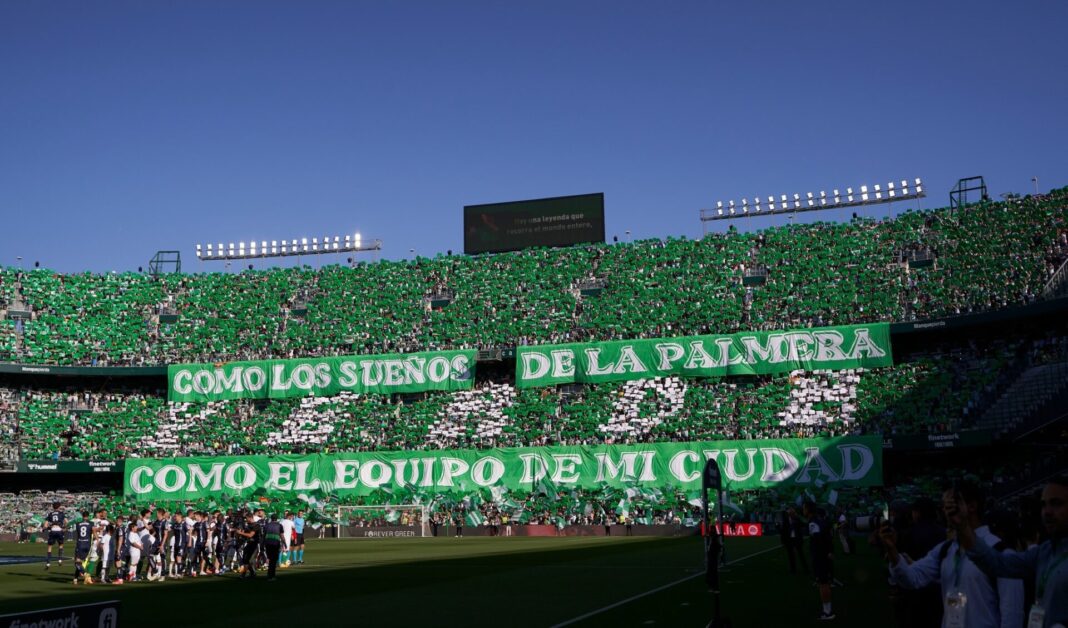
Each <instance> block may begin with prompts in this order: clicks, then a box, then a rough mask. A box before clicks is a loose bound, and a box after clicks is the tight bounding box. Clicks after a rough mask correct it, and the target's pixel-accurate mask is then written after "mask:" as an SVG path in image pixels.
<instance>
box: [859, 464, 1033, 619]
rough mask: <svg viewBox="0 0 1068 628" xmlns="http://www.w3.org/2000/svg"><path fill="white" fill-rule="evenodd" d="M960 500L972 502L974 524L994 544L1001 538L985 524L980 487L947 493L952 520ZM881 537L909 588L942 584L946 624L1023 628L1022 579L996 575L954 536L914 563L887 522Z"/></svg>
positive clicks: (967, 486) (969, 486)
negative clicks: (968, 551)
mask: <svg viewBox="0 0 1068 628" xmlns="http://www.w3.org/2000/svg"><path fill="white" fill-rule="evenodd" d="M958 502H962V503H966V504H967V505H968V510H967V512H969V513H970V515H969V525H971V526H972V528H973V529H975V533H976V534H977V535H979V536H981V537H982V538H983V539H984V540H985V541H986V542H987V543H989V544H990V545H991V546H995V545H998V544H999V543H1000V541H1001V540H1000V539H999V538H998V537H996V536H994V535H993V534H992V533H991V532H990V529H989V528H987V527H986V526H985V525H982V523H981V520H980V512H981V510H980V505H981V504H982V503H983V497H982V494H981V493H980V491H979V489H978V487H976V486H974V485H972V484H963V485H961V486H959V487H955V488H951V489H949V490H947V491H945V492H944V493H943V495H942V509H943V512H944V513H945V515H946V519H947V520H952V517H953V516H954V514H955V513H956V512H957V506H956V504H957V503H958ZM880 539H881V541H882V544H883V548H884V549H885V551H886V559H887V562H888V563H889V564H890V571H891V573H892V574H893V576H894V579H895V580H896V581H897V583H898V584H899V585H900V586H901V587H903V588H906V589H922V588H923V587H925V586H927V585H928V584H930V583H932V582H938V583H940V584H941V589H942V626H944V627H946V628H951V627H955V626H968V628H998V627H1000V628H1020V627H1021V626H1022V625H1023V582H1021V581H1020V580H1017V579H1012V578H999V579H996V580H995V579H993V578H991V577H989V576H988V575H987V574H986V573H984V572H983V571H982V570H981V569H980V568H979V566H978V565H977V564H975V562H973V561H972V560H971V559H970V558H969V557H968V555H967V554H966V552H965V551H964V549H963V548H962V547H961V546H960V544H958V543H957V541H956V540H955V539H949V540H947V541H944V542H942V543H940V544H939V545H937V546H935V547H934V548H932V549H931V551H929V552H928V553H927V555H925V556H924V557H923V558H920V559H918V560H916V561H915V562H912V563H909V562H908V561H907V560H905V558H904V557H903V556H902V555H901V554H900V552H899V551H898V538H897V533H896V532H895V531H894V529H893V527H892V526H890V525H888V524H884V525H883V527H882V530H881V531H880Z"/></svg>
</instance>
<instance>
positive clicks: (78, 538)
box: [74, 512, 93, 584]
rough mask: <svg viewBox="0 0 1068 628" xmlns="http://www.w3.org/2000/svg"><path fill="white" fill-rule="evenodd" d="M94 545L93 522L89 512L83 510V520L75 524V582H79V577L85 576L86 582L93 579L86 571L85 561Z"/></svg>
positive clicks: (88, 582)
mask: <svg viewBox="0 0 1068 628" xmlns="http://www.w3.org/2000/svg"><path fill="white" fill-rule="evenodd" d="M92 546H93V524H92V522H91V521H89V513H88V512H83V513H82V520H81V521H80V522H78V524H77V525H75V526H74V584H78V579H79V578H83V577H84V578H85V582H86V584H90V583H92V581H93V579H92V578H91V577H90V576H89V574H87V573H86V572H85V561H86V560H88V558H89V551H90V550H91V549H92Z"/></svg>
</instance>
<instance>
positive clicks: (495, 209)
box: [464, 193, 604, 255]
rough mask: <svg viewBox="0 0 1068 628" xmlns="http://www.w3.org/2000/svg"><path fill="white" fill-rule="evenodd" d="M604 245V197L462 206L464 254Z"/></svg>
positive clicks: (561, 198) (567, 197)
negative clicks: (587, 243)
mask: <svg viewBox="0 0 1068 628" xmlns="http://www.w3.org/2000/svg"><path fill="white" fill-rule="evenodd" d="M586 242H604V194H603V193H598V194H581V195H578V196H558V197H555V198H539V199H534V200H529V201H514V202H511V203H490V204H487V205H467V206H466V207H464V253H466V254H468V255H475V254H478V253H502V252H504V251H518V250H519V249H526V248H530V247H536V246H571V245H572V244H583V243H586Z"/></svg>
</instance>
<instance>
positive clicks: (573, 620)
mask: <svg viewBox="0 0 1068 628" xmlns="http://www.w3.org/2000/svg"><path fill="white" fill-rule="evenodd" d="M780 548H782V545H776V546H775V547H769V548H768V549H763V550H760V551H759V552H754V553H752V554H747V555H745V556H742V557H741V558H736V559H734V560H731V561H727V565H733V564H735V563H740V562H742V561H743V560H745V559H747V558H752V557H754V556H760V555H761V554H767V553H768V552H772V551H775V550H777V549H780ZM704 575H705V572H703V571H699V572H697V573H695V574H693V575H691V576H686V577H685V578H680V579H678V580H676V581H674V582H669V583H667V584H665V585H661V586H659V587H657V588H655V589H649V590H648V591H646V592H644V593H639V594H637V595H632V596H630V597H628V598H627V599H625V600H620V601H618V602H616V603H614V604H609V605H608V606H602V607H601V608H598V609H597V610H594V611H590V612H588V613H586V614H584V615H579V616H578V617H573V618H571V619H568V620H566V621H562V622H560V623H559V624H555V625H553V626H552V628H563V627H564V626H570V625H571V624H574V623H576V622H580V621H582V620H583V619H588V618H590V617H593V616H594V615H600V614H601V613H603V612H605V611H609V610H612V609H613V608H616V607H618V606H623V605H624V604H629V603H630V602H633V601H634V600H637V599H641V598H643V597H645V596H647V595H652V594H654V593H659V592H661V591H663V590H664V589H670V588H671V587H673V586H675V585H677V584H682V583H683V582H686V581H687V580H693V579H694V578H698V577H701V576H704Z"/></svg>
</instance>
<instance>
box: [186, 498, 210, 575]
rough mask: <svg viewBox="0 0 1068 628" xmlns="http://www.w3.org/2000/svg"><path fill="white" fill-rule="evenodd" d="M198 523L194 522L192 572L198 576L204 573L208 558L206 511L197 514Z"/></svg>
mask: <svg viewBox="0 0 1068 628" xmlns="http://www.w3.org/2000/svg"><path fill="white" fill-rule="evenodd" d="M195 518H196V523H194V524H193V556H192V557H191V562H192V567H190V569H192V570H193V571H192V573H193V576H194V577H196V576H197V575H198V574H203V573H204V564H205V562H207V558H208V521H207V517H206V516H205V514H204V513H202V512H198V513H196V515H195Z"/></svg>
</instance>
